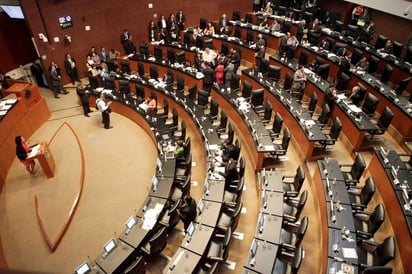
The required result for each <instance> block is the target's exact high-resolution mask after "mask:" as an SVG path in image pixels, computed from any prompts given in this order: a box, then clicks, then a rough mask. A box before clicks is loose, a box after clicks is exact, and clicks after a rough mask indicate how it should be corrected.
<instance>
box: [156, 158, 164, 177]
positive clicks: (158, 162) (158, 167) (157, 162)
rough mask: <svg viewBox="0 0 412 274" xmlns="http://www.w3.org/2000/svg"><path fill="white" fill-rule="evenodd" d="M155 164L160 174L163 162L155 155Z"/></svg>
mask: <svg viewBox="0 0 412 274" xmlns="http://www.w3.org/2000/svg"><path fill="white" fill-rule="evenodd" d="M156 166H157V170H158V171H159V173H160V174H162V171H163V169H162V167H163V163H162V160H160V158H159V157H157V161H156Z"/></svg>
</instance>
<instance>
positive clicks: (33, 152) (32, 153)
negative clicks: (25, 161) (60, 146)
mask: <svg viewBox="0 0 412 274" xmlns="http://www.w3.org/2000/svg"><path fill="white" fill-rule="evenodd" d="M39 151H40V144H37V145H35V146H33V147H32V148H31V151H30V153H29V154H27V158H32V157H35V156H36V155H37V154H38V153H39Z"/></svg>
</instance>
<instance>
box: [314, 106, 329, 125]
mask: <svg viewBox="0 0 412 274" xmlns="http://www.w3.org/2000/svg"><path fill="white" fill-rule="evenodd" d="M329 117H330V107H329V105H328V104H324V105H323V108H322V112H321V113H320V115H319V117H318V119H317V120H316V123H317V124H318V125H320V126H325V125H327V124H328V121H329Z"/></svg>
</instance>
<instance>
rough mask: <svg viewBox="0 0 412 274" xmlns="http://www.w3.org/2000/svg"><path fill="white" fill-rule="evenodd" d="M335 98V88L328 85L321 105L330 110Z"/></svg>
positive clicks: (332, 85)
mask: <svg viewBox="0 0 412 274" xmlns="http://www.w3.org/2000/svg"><path fill="white" fill-rule="evenodd" d="M336 98H337V91H336V87H335V85H334V84H330V85H329V87H328V88H327V89H326V90H325V94H324V96H323V102H322V104H323V105H328V106H329V108H330V109H332V107H333V105H334V102H335V100H336Z"/></svg>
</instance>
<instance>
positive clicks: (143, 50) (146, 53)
mask: <svg viewBox="0 0 412 274" xmlns="http://www.w3.org/2000/svg"><path fill="white" fill-rule="evenodd" d="M139 52H140V54H142V55H144V56H149V45H148V44H144V43H142V44H140V46H139Z"/></svg>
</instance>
